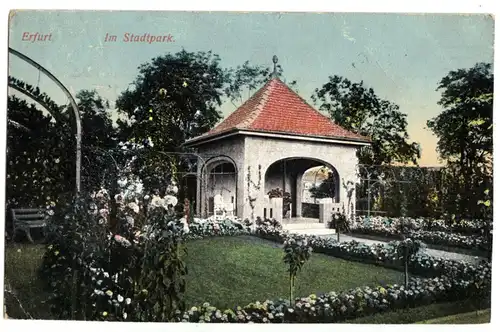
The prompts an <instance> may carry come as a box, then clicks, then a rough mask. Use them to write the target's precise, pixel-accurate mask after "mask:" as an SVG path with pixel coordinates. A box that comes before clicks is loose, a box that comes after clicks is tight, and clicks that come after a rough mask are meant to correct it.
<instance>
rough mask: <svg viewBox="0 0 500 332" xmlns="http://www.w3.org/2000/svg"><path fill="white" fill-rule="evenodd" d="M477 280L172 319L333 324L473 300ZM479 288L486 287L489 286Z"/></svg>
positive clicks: (207, 309) (360, 291)
mask: <svg viewBox="0 0 500 332" xmlns="http://www.w3.org/2000/svg"><path fill="white" fill-rule="evenodd" d="M483 278H484V277H483ZM477 280H482V279H481V276H476V278H475V279H471V280H460V279H454V278H449V277H447V276H444V277H441V278H434V279H421V278H412V280H411V281H410V283H409V285H408V288H405V287H403V286H401V285H385V286H383V287H382V286H380V287H377V288H370V287H364V288H356V289H352V290H350V291H347V292H343V293H339V294H337V293H335V292H330V293H326V294H321V295H314V294H313V295H310V296H309V297H306V298H300V299H297V300H296V301H295V303H294V304H293V305H290V302H289V301H287V300H282V299H279V300H277V301H269V300H266V301H264V302H263V303H260V302H255V303H250V304H248V305H247V306H245V307H236V308H234V309H226V310H221V309H218V308H215V307H213V306H210V304H209V303H205V304H203V305H202V306H195V307H192V308H191V309H190V310H188V311H186V312H180V311H178V312H177V313H176V316H175V320H176V321H178V322H193V323H335V322H342V321H345V320H346V319H352V318H356V317H361V316H366V315H371V314H374V313H377V312H384V311H390V310H395V309H400V308H407V307H416V306H421V305H426V304H430V303H436V302H443V301H454V300H458V299H464V298H475V296H477V294H478V287H477V286H476V282H477ZM482 287H485V288H487V287H489V284H484V285H483V286H482Z"/></svg>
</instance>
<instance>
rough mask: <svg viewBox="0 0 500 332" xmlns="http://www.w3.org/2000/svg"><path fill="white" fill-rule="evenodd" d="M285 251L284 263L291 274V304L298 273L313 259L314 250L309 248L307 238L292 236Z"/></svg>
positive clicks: (286, 243)
mask: <svg viewBox="0 0 500 332" xmlns="http://www.w3.org/2000/svg"><path fill="white" fill-rule="evenodd" d="M283 251H284V252H285V256H284V257H283V262H284V263H285V264H287V265H288V272H289V273H290V302H291V303H292V302H293V291H294V287H295V280H296V278H297V273H298V272H299V271H300V270H301V269H302V266H304V264H305V263H306V262H307V261H308V260H309V258H310V257H311V252H312V248H311V247H310V246H309V244H308V242H307V238H306V237H305V236H304V237H293V236H291V237H289V238H288V239H286V240H285V242H284V244H283Z"/></svg>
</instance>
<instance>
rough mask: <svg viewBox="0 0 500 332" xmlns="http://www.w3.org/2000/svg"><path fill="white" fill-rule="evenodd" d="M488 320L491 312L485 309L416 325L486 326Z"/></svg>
mask: <svg viewBox="0 0 500 332" xmlns="http://www.w3.org/2000/svg"><path fill="white" fill-rule="evenodd" d="M490 320H491V310H490V309H487V310H480V311H473V312H466V313H462V314H458V315H452V316H446V317H441V318H436V319H430V320H426V321H423V322H419V323H418V324H488V323H489V322H490Z"/></svg>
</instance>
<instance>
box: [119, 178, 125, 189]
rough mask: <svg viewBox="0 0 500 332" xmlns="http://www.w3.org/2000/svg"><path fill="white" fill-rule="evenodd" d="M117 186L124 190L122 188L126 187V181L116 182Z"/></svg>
mask: <svg viewBox="0 0 500 332" xmlns="http://www.w3.org/2000/svg"><path fill="white" fill-rule="evenodd" d="M118 185H119V186H120V187H121V188H124V187H125V186H126V185H127V179H121V180H118Z"/></svg>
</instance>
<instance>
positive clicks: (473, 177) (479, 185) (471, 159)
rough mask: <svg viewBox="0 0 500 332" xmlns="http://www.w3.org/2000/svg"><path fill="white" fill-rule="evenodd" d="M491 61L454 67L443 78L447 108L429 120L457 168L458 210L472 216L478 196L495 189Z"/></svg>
mask: <svg viewBox="0 0 500 332" xmlns="http://www.w3.org/2000/svg"><path fill="white" fill-rule="evenodd" d="M491 67H492V66H491V64H487V63H478V64H476V65H475V66H474V67H472V68H469V69H458V70H453V71H450V72H449V73H448V74H447V75H446V76H445V77H443V78H442V79H441V81H440V82H439V85H438V88H437V90H438V91H441V99H440V100H439V102H438V104H439V105H440V106H442V107H443V111H442V112H441V113H440V114H439V115H438V116H437V117H435V118H433V119H431V120H429V121H428V122H427V126H428V127H429V128H430V129H431V130H432V132H433V133H434V134H435V135H436V136H437V137H438V144H437V145H438V146H437V151H438V153H439V155H440V157H441V158H442V159H444V160H445V161H447V164H448V165H449V166H450V167H452V168H455V169H456V170H457V172H456V175H455V179H454V181H455V183H456V184H457V186H458V188H457V189H458V192H457V195H456V199H457V203H458V204H457V208H458V211H457V212H458V213H460V214H466V215H469V216H472V215H473V214H474V211H476V210H477V209H476V208H475V207H477V205H476V201H477V199H476V200H474V199H473V197H474V196H476V197H477V196H478V195H481V193H482V192H483V191H484V190H486V189H492V188H489V187H491V184H492V181H491V180H489V178H491V175H492V152H493V72H492V68H491Z"/></svg>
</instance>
